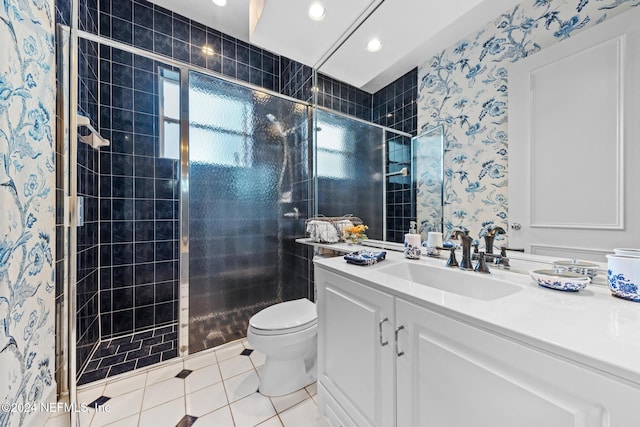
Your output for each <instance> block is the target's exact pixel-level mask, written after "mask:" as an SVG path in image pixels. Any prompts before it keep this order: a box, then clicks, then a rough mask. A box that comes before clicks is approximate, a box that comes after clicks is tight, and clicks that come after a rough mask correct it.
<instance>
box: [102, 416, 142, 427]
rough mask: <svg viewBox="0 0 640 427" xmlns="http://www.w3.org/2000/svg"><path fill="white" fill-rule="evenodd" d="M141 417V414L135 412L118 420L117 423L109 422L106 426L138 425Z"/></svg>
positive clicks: (128, 426)
mask: <svg viewBox="0 0 640 427" xmlns="http://www.w3.org/2000/svg"><path fill="white" fill-rule="evenodd" d="M139 419H140V414H135V415H132V416H130V417H127V418H124V419H122V420H119V421H116V422H115V423H111V424H107V425H106V426H105V427H138V420H139Z"/></svg>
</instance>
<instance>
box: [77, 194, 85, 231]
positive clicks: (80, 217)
mask: <svg viewBox="0 0 640 427" xmlns="http://www.w3.org/2000/svg"><path fill="white" fill-rule="evenodd" d="M83 225H84V196H77V197H76V227H82V226H83Z"/></svg>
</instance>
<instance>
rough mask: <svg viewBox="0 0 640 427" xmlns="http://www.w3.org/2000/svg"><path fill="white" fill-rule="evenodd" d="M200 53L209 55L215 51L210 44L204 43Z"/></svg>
mask: <svg viewBox="0 0 640 427" xmlns="http://www.w3.org/2000/svg"><path fill="white" fill-rule="evenodd" d="M202 53H204V54H205V55H208V56H211V55H213V54H214V53H216V51H215V50H213V48H212V47H211V46H207V45H204V46H202Z"/></svg>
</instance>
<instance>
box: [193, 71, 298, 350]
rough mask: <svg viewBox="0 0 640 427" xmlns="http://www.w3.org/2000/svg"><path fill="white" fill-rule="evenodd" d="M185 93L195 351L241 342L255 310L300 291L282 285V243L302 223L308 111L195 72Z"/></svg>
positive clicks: (284, 260)
mask: <svg viewBox="0 0 640 427" xmlns="http://www.w3.org/2000/svg"><path fill="white" fill-rule="evenodd" d="M188 95H189V166H188V167H189V203H188V207H189V352H190V353H194V352H197V351H200V350H203V349H206V348H211V347H214V346H216V345H219V344H222V343H224V342H228V341H231V340H235V339H238V338H241V337H243V336H245V335H246V328H247V322H248V320H249V318H250V317H251V316H252V315H253V314H255V313H256V312H257V311H259V310H261V309H262V308H264V307H266V306H269V305H271V304H274V303H277V302H281V301H283V300H284V299H290V298H292V297H304V296H306V294H307V292H306V288H305V291H304V293H302V295H296V293H301V292H296V290H293V291H292V290H291V289H290V287H289V285H288V284H287V277H288V276H289V275H290V271H291V268H290V267H291V266H289V265H287V251H286V248H285V245H286V238H287V237H288V236H290V235H292V229H293V228H301V226H300V222H302V223H304V218H305V217H306V211H307V208H306V204H307V203H308V199H309V197H308V161H307V155H308V154H307V150H308V141H307V139H308V138H307V134H308V107H307V106H305V105H304V104H298V103H295V102H292V101H289V100H285V99H281V98H279V97H276V96H273V95H269V94H266V93H263V92H260V91H257V90H252V89H249V88H246V87H243V86H239V85H236V84H233V83H229V82H226V81H223V80H221V79H217V78H215V77H211V76H206V75H203V74H200V73H196V72H190V73H189V93H188ZM288 212H295V213H299V214H300V215H299V216H297V217H292V216H291V215H285V213H288ZM302 233H303V229H302Z"/></svg>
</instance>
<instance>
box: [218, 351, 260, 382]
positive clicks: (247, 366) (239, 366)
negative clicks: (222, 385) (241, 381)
mask: <svg viewBox="0 0 640 427" xmlns="http://www.w3.org/2000/svg"><path fill="white" fill-rule="evenodd" d="M219 366H220V373H221V374H222V378H223V379H225V380H226V379H227V378H231V377H235V376H236V375H239V374H241V373H243V372H247V371H250V370H251V369H253V364H252V363H251V360H250V359H249V358H248V357H247V356H236V357H232V358H231V359H227V360H223V361H222V362H220V363H219Z"/></svg>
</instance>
